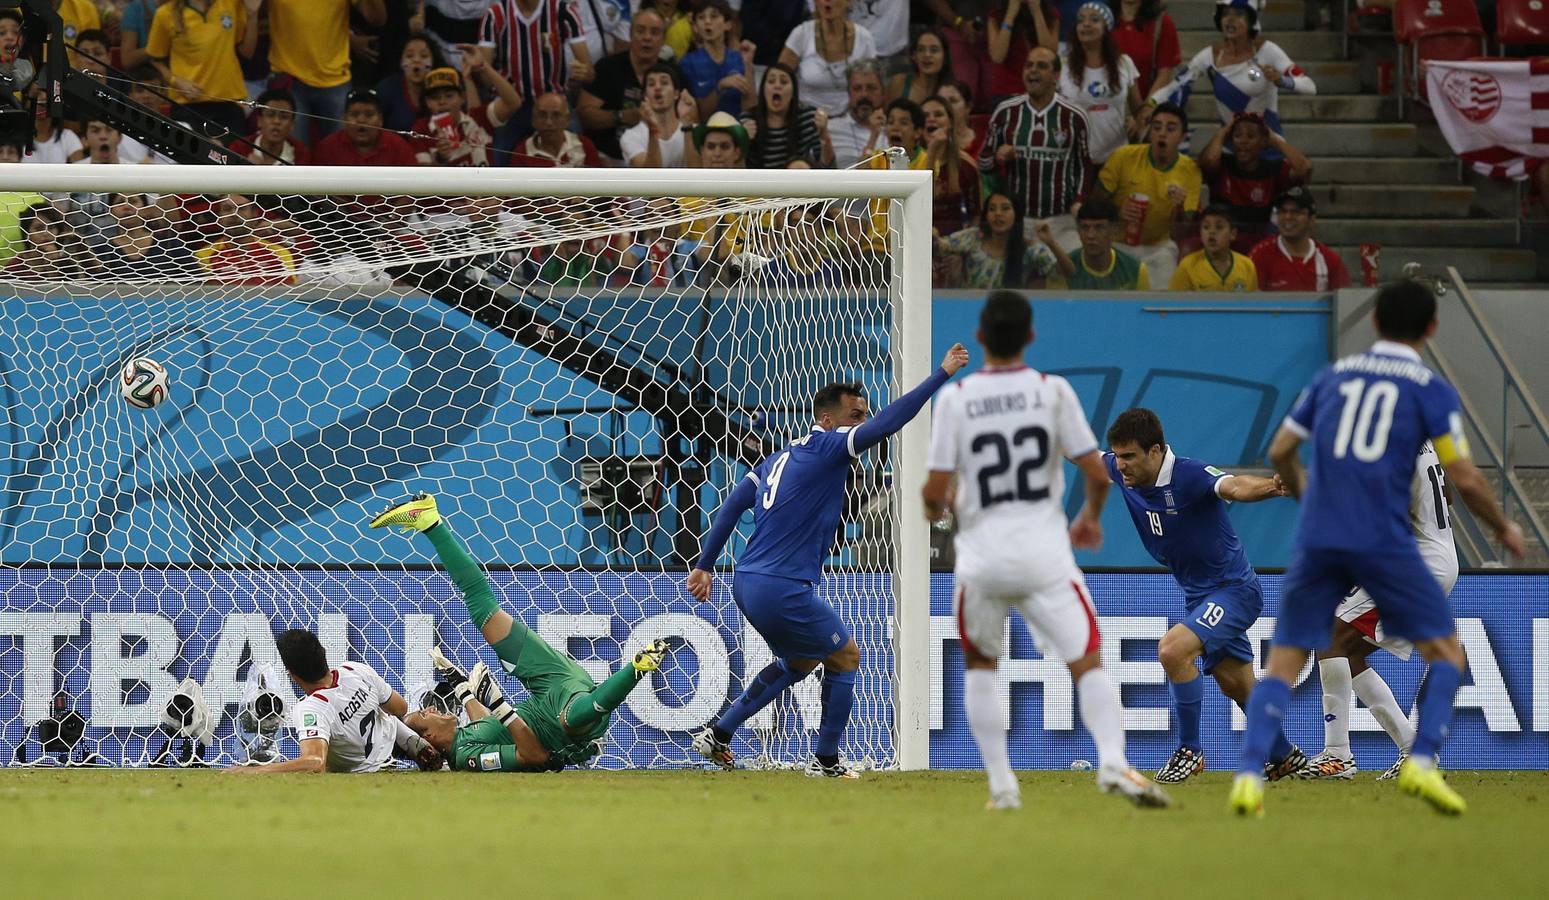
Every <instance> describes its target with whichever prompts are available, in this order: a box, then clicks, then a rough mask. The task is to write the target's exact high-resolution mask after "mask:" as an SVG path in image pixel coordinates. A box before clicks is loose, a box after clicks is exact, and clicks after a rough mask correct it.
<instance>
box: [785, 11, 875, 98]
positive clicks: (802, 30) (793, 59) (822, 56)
mask: <svg viewBox="0 0 1549 900" xmlns="http://www.w3.org/2000/svg"><path fill="white" fill-rule="evenodd" d="M814 9H815V11H816V13H817V15H816V17H815V18H812V19H808V20H807V21H805V22H803V23H801V24H800V25H798V26H796V30H794V31H792V32H791V36H790V37H788V38H786V39H785V49H783V50H781V51H780V62H782V63H785V64H786V65H787V66H790V67H791V68H792V69H794V70H795V71H796V77H797V79H798V80H799V81H800V82H801V92H802V95H803V96H805V97H806V98H807V102H808V103H811V104H812V105H813V106H816V107H817V108H818V109H821V110H823V111H825V112H827V113H828V115H829V117H830V118H836V117H838V116H842V115H844V107H845V102H846V99H847V98H846V96H845V72H846V70H847V69H848V68H849V66H850V65H851V64H853V63H855V62H857V61H859V60H862V59H873V58H875V57H876V55H877V45H876V42H875V41H874V40H873V39H872V36H871V32H869V31H867V30H866V29H865V27H863V26H861V25H857V24H855V23H854V22H851V21H850V20H849V15H850V0H816V3H815V4H814Z"/></svg>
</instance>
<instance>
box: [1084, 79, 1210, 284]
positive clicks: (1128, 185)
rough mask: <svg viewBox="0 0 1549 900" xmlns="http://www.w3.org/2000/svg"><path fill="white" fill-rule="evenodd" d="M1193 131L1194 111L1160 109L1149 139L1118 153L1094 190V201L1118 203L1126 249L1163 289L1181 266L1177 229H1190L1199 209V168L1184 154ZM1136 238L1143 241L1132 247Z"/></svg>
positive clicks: (1112, 157) (1101, 174) (1153, 281)
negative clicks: (1175, 236) (1183, 146)
mask: <svg viewBox="0 0 1549 900" xmlns="http://www.w3.org/2000/svg"><path fill="white" fill-rule="evenodd" d="M1188 133H1189V116H1188V113H1186V112H1184V111H1183V109H1182V108H1180V107H1177V106H1174V105H1172V104H1171V103H1168V104H1164V105H1162V106H1159V107H1157V110H1156V114H1155V115H1154V116H1152V117H1151V123H1150V126H1149V128H1148V135H1149V139H1148V141H1147V142H1146V143H1144V144H1128V145H1126V146H1123V147H1120V148H1119V149H1118V150H1115V151H1114V152H1113V155H1112V156H1110V157H1108V162H1106V163H1104V164H1103V168H1102V171H1101V172H1099V173H1098V176H1097V180H1098V183H1097V184H1096V185H1094V186H1093V187H1092V197H1091V199H1096V198H1102V199H1108V200H1112V201H1113V202H1114V203H1115V204H1117V205H1118V207H1119V216H1120V218H1122V219H1123V220H1124V223H1125V225H1126V226H1127V236H1126V240H1125V244H1126V247H1125V249H1126V250H1127V251H1128V252H1129V253H1131V254H1132V255H1134V256H1135V257H1136V258H1137V259H1139V260H1140V261H1141V262H1144V263H1145V264H1146V267H1147V268H1148V269H1150V270H1151V283H1152V284H1153V285H1156V286H1158V288H1160V286H1161V285H1165V284H1168V283H1169V282H1170V281H1171V280H1172V274H1173V270H1174V269H1176V268H1177V267H1178V245H1177V243H1176V242H1174V240H1173V228H1174V227H1175V226H1178V227H1183V226H1186V225H1187V224H1188V222H1189V221H1190V220H1191V219H1192V217H1193V215H1194V212H1195V210H1197V209H1199V200H1200V188H1201V186H1202V178H1201V176H1200V172H1199V166H1197V165H1195V163H1194V160H1192V159H1189V158H1188V157H1187V156H1184V155H1183V154H1182V153H1181V152H1180V151H1179V146H1180V145H1181V144H1182V143H1183V138H1184V136H1185V135H1187V134H1188ZM1136 229H1138V235H1137V231H1136ZM1136 236H1138V237H1139V242H1138V243H1132V240H1133V239H1134V238H1135V237H1136Z"/></svg>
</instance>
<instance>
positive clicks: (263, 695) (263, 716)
mask: <svg viewBox="0 0 1549 900" xmlns="http://www.w3.org/2000/svg"><path fill="white" fill-rule="evenodd" d="M282 689H283V683H281V682H280V679H279V676H278V675H277V674H276V673H275V672H274V670H273V668H272V667H270V666H267V665H259V664H254V665H253V667H252V669H251V670H250V671H249V672H248V675H247V686H246V688H245V689H244V690H243V692H242V711H241V712H240V713H238V714H237V734H238V735H239V736H240V737H241V738H242V746H243V747H244V748H245V749H246V750H247V764H248V765H254V766H261V765H263V764H265V763H271V762H275V761H277V760H278V759H280V747H279V744H280V726H281V725H283V724H284V723H285V694H284V693H281V690H282Z"/></svg>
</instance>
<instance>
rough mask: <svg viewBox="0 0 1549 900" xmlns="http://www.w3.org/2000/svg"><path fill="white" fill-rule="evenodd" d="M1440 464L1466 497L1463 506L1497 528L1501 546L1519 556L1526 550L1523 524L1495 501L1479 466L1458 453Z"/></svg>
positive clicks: (1496, 533)
mask: <svg viewBox="0 0 1549 900" xmlns="http://www.w3.org/2000/svg"><path fill="white" fill-rule="evenodd" d="M1438 443H1439V442H1438ZM1438 452H1440V448H1439V447H1438ZM1441 467H1442V469H1444V470H1445V471H1446V473H1447V480H1448V481H1450V482H1452V486H1453V487H1455V488H1457V490H1458V495H1459V496H1461V497H1462V498H1463V505H1464V506H1467V507H1468V510H1469V512H1472V513H1473V514H1474V515H1476V516H1478V517H1479V518H1481V519H1483V520H1484V521H1485V523H1486V524H1488V525H1489V526H1490V527H1491V528H1492V529H1494V530H1495V539H1496V540H1497V541H1499V542H1500V544H1501V546H1502V547H1505V548H1506V549H1507V551H1509V552H1510V553H1511V555H1512V556H1515V557H1518V558H1521V557H1522V555H1523V554H1525V553H1527V541H1526V540H1525V539H1524V538H1523V537H1522V526H1520V525H1518V524H1517V523H1516V522H1513V521H1511V520H1510V519H1508V518H1506V514H1505V513H1504V512H1502V511H1501V507H1500V504H1498V503H1496V502H1495V495H1494V494H1493V493H1491V492H1490V484H1489V482H1487V481H1485V480H1484V476H1483V475H1481V474H1479V467H1478V466H1476V465H1474V463H1473V461H1472V460H1470V459H1468V458H1467V457H1465V456H1455V457H1453V459H1452V460H1451V461H1450V462H1443V463H1442V464H1441Z"/></svg>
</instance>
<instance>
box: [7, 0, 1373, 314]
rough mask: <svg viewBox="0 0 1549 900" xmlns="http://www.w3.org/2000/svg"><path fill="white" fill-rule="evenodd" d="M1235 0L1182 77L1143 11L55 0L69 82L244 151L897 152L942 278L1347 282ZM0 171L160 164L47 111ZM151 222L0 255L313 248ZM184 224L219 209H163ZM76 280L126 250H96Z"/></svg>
mask: <svg viewBox="0 0 1549 900" xmlns="http://www.w3.org/2000/svg"><path fill="white" fill-rule="evenodd" d="M1260 2H1261V0H1219V3H1218V7H1217V12H1216V18H1215V21H1216V25H1217V29H1218V31H1219V39H1218V40H1217V41H1216V42H1215V43H1214V44H1213V45H1211V46H1209V47H1206V48H1204V49H1202V50H1201V51H1200V52H1199V53H1198V54H1196V55H1195V56H1194V57H1193V58H1191V59H1189V60H1184V59H1183V58H1182V56H1181V53H1180V49H1179V42H1178V36H1177V29H1176V28H1175V26H1174V23H1173V21H1172V19H1171V18H1170V17H1169V16H1168V14H1167V13H1166V11H1165V9H1164V4H1163V3H1162V2H1160V0H1086V2H1080V0H1060V2H1056V0H915V2H913V3H911V2H910V0H304V2H303V0H161V2H159V3H158V2H157V0H99V2H93V0H59V2H58V3H57V8H58V11H59V13H60V15H61V17H62V18H63V19H64V21H65V37H66V43H67V44H68V45H70V46H71V47H72V50H71V54H72V62H73V64H74V65H75V66H76V67H77V68H80V69H83V70H85V71H88V72H93V73H95V74H97V75H98V76H99V77H102V78H104V79H107V80H109V81H110V82H116V83H118V84H120V85H121V86H122V87H124V88H125V90H126V91H128V92H129V94H130V95H131V97H132V98H133V99H134V100H136V101H137V102H139V103H141V104H143V105H146V106H149V107H152V108H155V109H158V110H159V111H161V112H163V113H164V114H166V115H169V116H171V117H172V118H175V119H179V120H183V121H187V122H191V123H195V124H197V125H198V127H200V128H202V129H205V130H206V131H207V132H208V133H210V134H211V135H212V136H215V137H217V138H218V139H220V140H223V141H224V142H226V143H227V145H228V146H230V147H232V148H233V149H235V150H237V151H239V152H241V153H242V154H243V155H244V156H246V157H247V158H248V159H249V160H250V161H252V162H254V163H257V164H282V163H283V164H292V165H365V166H415V165H419V166H529V167H534V166H541V167H553V166H566V167H597V166H633V167H707V168H716V167H720V168H731V167H737V168H766V169H769V168H826V167H840V168H843V167H853V166H862V167H872V168H886V167H888V166H890V165H907V166H908V167H909V168H912V169H930V170H931V171H933V172H934V174H935V195H936V202H935V205H934V214H933V222H932V225H933V231H934V246H935V258H934V266H933V273H934V275H933V280H934V282H935V286H937V287H942V288H951V287H964V288H974V289H986V288H995V287H1002V286H1005V287H1042V286H1045V285H1048V286H1054V287H1067V288H1071V289H1103V290H1132V289H1142V290H1144V289H1152V290H1162V289H1169V288H1170V289H1183V290H1255V289H1264V290H1302V291H1309V290H1328V289H1332V288H1337V287H1340V286H1343V285H1346V284H1348V283H1349V282H1350V276H1349V274H1348V272H1347V271H1346V269H1345V266H1344V265H1343V263H1342V262H1341V261H1340V258H1339V256H1338V255H1337V254H1336V253H1335V252H1334V251H1333V250H1332V249H1330V248H1328V247H1327V246H1325V245H1323V244H1321V243H1319V242H1318V241H1317V240H1316V238H1315V237H1314V232H1315V230H1316V205H1315V202H1314V199H1313V195H1312V193H1311V192H1310V191H1308V190H1307V189H1306V188H1305V187H1304V185H1305V184H1306V183H1307V182H1308V180H1309V179H1310V178H1311V176H1312V166H1311V164H1310V162H1309V161H1308V159H1307V157H1306V156H1305V155H1304V154H1302V153H1301V152H1299V151H1298V150H1297V149H1296V148H1295V147H1294V146H1292V145H1291V144H1290V143H1288V142H1287V141H1286V139H1285V138H1284V136H1283V134H1282V129H1281V125H1280V119H1279V116H1278V97H1279V95H1280V94H1281V93H1303V94H1305V93H1312V92H1314V91H1315V90H1316V86H1315V85H1314V84H1313V82H1312V80H1311V79H1310V78H1309V77H1308V76H1307V75H1306V74H1305V73H1303V72H1302V71H1301V70H1300V69H1299V68H1298V67H1297V65H1296V63H1295V62H1294V61H1293V60H1292V59H1290V58H1289V57H1288V56H1287V55H1286V54H1285V52H1284V51H1283V50H1281V49H1280V48H1279V46H1278V45H1276V44H1275V43H1274V41H1273V40H1272V39H1270V38H1269V37H1268V36H1267V35H1264V34H1262V33H1261V31H1260V27H1259V21H1258V9H1257V7H1258V6H1259V5H1260ZM755 4H756V6H755ZM753 8H756V10H757V15H748V16H745V17H744V15H743V13H745V12H747V11H749V10H750V9H753ZM21 40H22V38H21V28H20V19H19V15H18V14H16V13H15V12H14V11H11V10H0V64H5V63H6V62H7V61H10V60H15V59H16V58H17V55H18V52H19V49H20V42H21ZM1206 80H1208V81H1210V82H1211V83H1212V85H1213V90H1214V97H1215V102H1216V107H1217V113H1218V117H1219V122H1218V123H1217V124H1218V126H1219V127H1218V128H1217V129H1216V130H1215V132H1214V134H1213V136H1212V137H1211V138H1210V140H1209V141H1208V143H1207V144H1206V145H1205V146H1203V147H1192V148H1191V147H1190V146H1189V134H1190V122H1189V117H1188V114H1187V112H1186V104H1187V99H1188V96H1189V91H1190V88H1191V85H1193V84H1195V83H1198V82H1202V81H1206ZM32 90H34V91H36V90H38V88H37V87H36V86H34V87H33V88H32ZM888 148H901V153H899V152H894V153H892V154H888V153H885V152H883V151H886V150H887V149H888ZM1191 153H1192V154H1193V155H1191ZM0 161H20V162H21V163H30V162H53V163H59V162H72V163H81V164H113V163H117V164H125V163H128V164H155V163H168V162H170V161H169V160H167V159H165V158H164V157H161V156H160V155H159V154H157V153H154V152H152V151H151V150H149V149H148V148H147V147H145V145H143V144H141V143H140V142H139V141H136V140H135V139H134V138H133V137H130V136H128V135H122V134H120V133H119V132H118V131H117V129H115V128H114V127H113V126H112V125H111V124H110V123H107V122H102V121H94V120H86V121H71V122H66V123H64V127H56V126H55V124H54V123H53V122H52V121H51V120H50V119H48V118H46V117H40V118H38V119H37V122H36V131H35V134H34V146H33V148H32V149H31V151H30V152H24V150H23V148H22V147H21V146H19V145H16V144H10V145H0ZM146 206H147V203H145V202H138V203H137V202H134V201H129V200H126V199H125V198H122V197H106V196H99V195H91V196H87V195H73V196H71V197H58V198H49V202H48V204H47V205H46V206H34V205H32V204H31V203H23V202H21V201H15V200H10V201H7V202H6V203H4V204H0V238H3V239H4V243H3V244H0V262H3V263H4V264H6V265H7V266H9V267H10V269H11V270H12V271H25V272H34V273H36V272H42V271H48V270H50V267H57V266H58V265H61V264H62V263H60V262H58V261H60V260H69V259H72V258H73V256H72V254H71V253H70V252H68V249H69V248H68V247H63V246H62V244H61V242H62V241H77V242H88V243H93V244H94V245H95V244H101V245H104V246H108V245H111V246H114V247H117V246H118V245H120V244H125V245H127V246H132V245H134V244H135V241H136V238H134V237H133V236H132V235H134V234H136V233H138V234H140V235H141V239H145V240H149V243H150V245H151V246H153V247H154V248H157V249H155V250H154V252H155V253H157V254H159V255H160V256H167V255H168V254H170V255H171V256H175V257H176V258H178V259H180V260H181V259H187V260H192V261H193V263H195V264H200V265H203V266H205V267H206V269H208V270H209V271H210V272H212V273H226V274H230V273H232V272H237V271H239V270H240V269H242V266H241V265H239V261H240V260H242V259H245V258H249V257H251V256H253V255H255V254H256V255H257V256H258V257H261V258H262V259H263V260H265V261H266V262H268V263H270V264H279V265H281V266H282V267H284V266H289V267H291V268H294V267H295V266H296V265H297V264H298V261H299V260H301V259H302V258H304V256H305V254H306V251H307V248H306V246H305V242H306V239H305V237H304V235H306V234H307V233H309V232H315V231H316V229H315V228H310V227H307V225H306V223H302V224H299V225H298V224H297V223H298V216H297V211H296V210H293V209H289V210H288V209H284V208H281V207H280V206H278V205H276V204H274V203H270V202H268V201H267V200H266V199H265V198H222V199H218V200H212V201H210V202H207V203H204V204H202V205H200V206H198V208H195V209H188V208H181V207H180V208H177V209H172V208H167V209H165V210H164V213H165V214H164V215H161V216H150V217H147V216H146V214H145V211H146ZM184 206H186V204H184ZM206 207H207V208H206ZM464 212H465V211H464ZM484 212H485V213H489V212H490V211H488V210H486V211H484ZM481 214H482V213H481ZM490 214H492V213H490ZM456 215H458V216H462V218H463V219H465V220H466V219H467V216H466V215H464V213H463V212H459V213H457V214H456ZM476 217H477V216H475V218H476ZM149 219H154V220H157V221H158V222H159V223H160V224H159V225H158V226H157V227H158V228H159V229H160V232H161V233H159V234H157V235H156V236H155V237H154V238H153V239H147V238H145V232H144V231H143V230H142V231H140V232H135V230H134V225H133V223H135V222H137V221H142V220H149ZM788 219H789V220H790V221H786V220H782V221H781V222H780V225H781V226H782V227H800V228H802V229H805V230H807V231H809V232H811V233H813V234H815V235H817V236H818V237H819V239H821V240H828V241H833V242H835V243H843V242H848V243H849V245H850V246H851V248H852V249H854V250H855V251H856V252H857V253H860V254H861V255H864V252H865V251H868V250H870V251H875V250H876V249H878V243H879V240H880V238H879V231H881V230H885V228H886V220H885V214H883V213H881V212H880V211H877V210H873V211H871V212H870V213H869V214H862V215H854V214H853V210H852V211H851V212H850V213H848V214H847V213H846V212H845V211H844V210H842V209H834V210H827V211H825V210H817V211H815V212H813V211H808V212H797V213H792V214H789V216H788ZM200 220H208V222H209V223H213V224H212V225H210V227H207V228H203V229H191V227H190V226H189V225H188V224H187V223H189V222H196V221H200ZM854 220H859V221H860V222H862V223H863V225H862V226H861V227H857V226H855V224H854ZM61 223H64V224H63V225H61ZM228 227H229V228H230V229H233V230H232V231H231V233H227V232H226V231H225V229H226V228H228ZM211 228H213V230H211ZM61 232H62V233H61ZM739 232H740V229H739V228H738V227H736V226H735V223H724V222H715V221H712V222H710V223H709V224H706V225H704V226H702V227H698V228H695V227H693V226H692V225H691V226H689V227H688V228H685V229H677V233H673V229H665V230H664V231H663V233H661V234H654V233H653V234H644V235H639V234H637V235H632V236H629V237H627V238H621V239H619V240H618V241H614V242H601V243H599V242H597V241H593V242H590V243H589V244H588V245H587V246H584V247H583V246H581V245H580V244H578V243H576V242H571V243H568V244H556V245H554V246H553V247H552V248H550V249H548V250H547V251H545V252H544V253H542V254H539V255H537V256H535V257H534V258H532V259H530V260H526V261H525V262H526V263H529V264H530V265H531V267H534V269H535V271H534V272H533V274H534V275H535V277H540V278H545V279H554V281H553V282H551V283H563V284H574V285H577V286H584V285H593V284H603V283H607V284H618V283H646V284H650V283H657V282H672V281H673V280H682V279H685V278H692V277H696V273H697V272H699V271H700V270H701V269H702V268H703V266H701V265H696V261H697V263H703V262H705V261H706V260H710V259H718V260H722V261H725V260H729V259H732V258H733V257H735V256H737V255H738V253H739V252H740V251H742V250H744V249H746V248H745V247H743V246H741V245H740V244H739V240H740V234H739ZM188 234H193V238H192V239H191V240H185V241H182V242H181V243H179V242H177V241H173V240H172V238H174V237H177V236H179V235H188ZM174 243H179V245H182V244H187V245H188V249H187V252H186V254H185V253H183V252H182V251H172V250H168V249H162V248H165V247H169V246H171V245H172V244H174ZM212 248H213V249H212ZM123 252H125V253H128V252H130V251H123ZM841 255H842V254H841ZM854 255H855V254H851V256H854ZM126 258H129V257H127V256H126ZM50 260H55V262H50ZM277 261H278V262H277ZM71 264H72V265H77V266H81V265H86V264H85V263H80V262H76V263H71ZM90 265H91V266H94V267H95V268H96V270H98V271H111V270H113V268H114V267H115V266H120V265H124V263H120V262H118V261H117V257H114V256H111V255H109V256H106V257H103V258H101V259H98V260H96V261H94V262H92V263H90ZM827 265H828V264H827V263H824V262H823V261H821V260H812V261H811V262H810V263H807V264H803V263H800V262H793V263H792V267H793V268H794V269H795V270H796V271H797V272H798V273H800V274H803V275H804V276H808V277H812V278H814V279H819V280H821V279H822V278H824V277H833V278H838V277H840V276H841V275H842V273H840V272H830V273H829V275H828V276H825V275H824V272H823V270H824V269H825V267H826V266H827ZM537 270H541V273H540V272H539V271H537Z"/></svg>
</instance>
